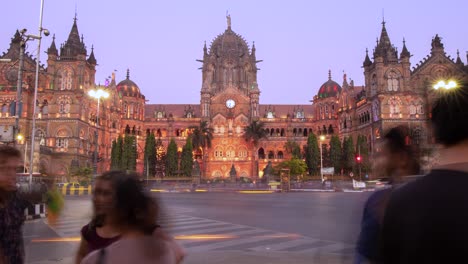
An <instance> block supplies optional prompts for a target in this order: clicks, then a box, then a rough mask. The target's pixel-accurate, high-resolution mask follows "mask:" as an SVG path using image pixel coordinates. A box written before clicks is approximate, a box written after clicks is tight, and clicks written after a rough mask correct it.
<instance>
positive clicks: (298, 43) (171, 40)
mask: <svg viewBox="0 0 468 264" xmlns="http://www.w3.org/2000/svg"><path fill="white" fill-rule="evenodd" d="M39 6H40V0H17V1H2V4H1V9H2V15H1V16H0V25H2V26H1V27H0V52H6V50H7V48H8V47H9V43H10V39H11V37H12V36H13V34H14V32H15V30H16V29H19V28H27V29H28V33H30V34H37V28H38V23H39ZM75 6H76V9H77V13H78V16H77V17H78V30H79V33H80V34H83V35H84V41H85V44H86V45H87V47H88V54H89V53H90V51H91V45H94V48H95V49H94V52H95V55H96V59H97V61H98V64H99V65H98V67H97V73H96V82H97V83H101V84H104V81H105V79H106V78H107V77H108V76H110V75H111V73H112V71H113V70H117V72H116V75H117V82H119V81H121V80H123V79H124V78H125V75H126V69H127V68H130V79H132V80H133V81H134V82H135V83H137V84H138V86H139V87H140V89H141V91H142V93H143V94H144V95H145V96H146V98H147V99H148V100H149V103H162V104H168V103H182V104H184V103H199V102H200V88H201V71H200V70H198V68H199V67H200V66H201V63H199V62H196V61H195V60H196V59H201V58H202V57H203V43H204V41H205V40H206V41H207V44H210V43H211V41H212V40H213V39H214V38H215V37H216V36H217V35H218V34H220V33H222V32H224V30H225V29H226V27H227V26H226V18H225V16H226V11H227V10H229V13H230V14H231V18H232V29H233V30H234V31H235V32H236V33H238V34H241V35H242V36H243V37H244V38H245V39H246V40H247V42H248V44H249V46H251V45H252V41H255V45H256V48H257V59H259V60H263V62H262V63H260V64H259V65H258V67H259V68H260V69H261V70H260V71H259V73H258V83H259V88H260V89H261V92H262V94H261V97H260V102H261V103H262V104H308V101H309V100H310V99H312V97H313V96H314V95H315V94H316V93H317V91H318V88H319V87H320V85H321V84H322V83H324V82H325V81H326V80H327V78H328V70H329V69H330V70H331V71H332V78H333V79H334V80H335V81H337V82H338V83H340V84H341V83H342V79H343V77H342V76H343V71H345V72H346V73H347V75H348V78H352V79H353V80H354V82H355V84H356V85H362V84H363V82H364V80H363V78H364V76H363V73H362V71H363V70H362V68H361V66H362V62H363V60H364V56H365V49H366V48H369V50H370V51H372V49H373V48H374V47H375V44H376V43H375V42H376V37H378V36H380V31H381V27H382V25H381V22H382V13H383V12H382V10H384V13H385V20H386V22H387V24H386V25H387V30H388V33H389V35H390V39H391V41H392V43H393V44H394V45H395V46H396V47H398V50H399V52H400V51H401V47H402V40H403V38H405V39H406V45H407V47H408V49H409V51H410V52H411V53H412V54H413V57H412V58H411V63H412V65H415V64H416V63H418V62H419V61H420V60H421V59H422V58H423V57H425V56H426V55H428V54H429V52H430V44H431V39H432V37H433V36H434V35H435V34H436V33H438V34H439V35H440V36H441V37H442V41H443V43H444V44H445V50H446V52H447V54H449V55H451V56H452V57H454V58H456V52H457V49H460V56H461V58H462V61H463V62H464V63H466V51H467V50H468V29H467V28H466V14H467V12H466V11H467V10H468V1H465V0H445V1H436V0H425V1H423V0H411V1H409V0H393V1H382V0H379V1H377V0H354V1H348V0H341V1H339V0H328V1H312V0H303V1H300V0H289V1H279V0H255V1H252V0H235V1H234V0H231V1H229V0H209V1H208V0H199V1H193V0H175V1H146V0H145V1H143V0H133V1H126V0H125V1H124V0H75V1H69V0H45V6H44V23H43V27H44V28H47V29H49V30H50V31H51V33H52V34H55V35H56V44H57V47H59V46H60V44H61V43H63V42H64V41H65V40H66V39H67V37H68V34H69V32H70V29H71V26H72V24H73V17H74V15H75ZM51 41H52V35H51V36H49V37H47V38H44V39H43V42H42V43H43V46H42V48H41V50H42V51H45V50H46V49H47V48H48V47H49V45H50V43H51ZM36 48H37V44H36V43H34V42H30V43H29V47H28V51H29V52H30V53H33V54H35V52H36ZM41 54H42V55H41V61H42V62H43V63H45V62H46V59H47V55H46V54H44V53H43V52H41Z"/></svg>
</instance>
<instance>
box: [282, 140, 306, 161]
mask: <svg viewBox="0 0 468 264" xmlns="http://www.w3.org/2000/svg"><path fill="white" fill-rule="evenodd" d="M284 149H285V150H286V152H287V153H289V154H291V155H292V157H293V158H298V159H300V158H302V153H301V147H300V146H299V144H298V143H297V142H296V141H291V140H288V141H287V142H286V143H285V144H284Z"/></svg>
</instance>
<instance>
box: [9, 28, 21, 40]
mask: <svg viewBox="0 0 468 264" xmlns="http://www.w3.org/2000/svg"><path fill="white" fill-rule="evenodd" d="M20 42H21V34H20V33H19V31H18V30H16V32H15V35H14V36H13V38H12V39H11V43H20Z"/></svg>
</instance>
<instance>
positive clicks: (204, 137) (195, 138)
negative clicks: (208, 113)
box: [189, 121, 213, 175]
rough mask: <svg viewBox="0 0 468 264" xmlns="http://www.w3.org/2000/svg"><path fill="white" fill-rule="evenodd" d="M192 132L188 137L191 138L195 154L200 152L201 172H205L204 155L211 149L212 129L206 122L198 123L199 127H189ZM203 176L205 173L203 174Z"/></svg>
mask: <svg viewBox="0 0 468 264" xmlns="http://www.w3.org/2000/svg"><path fill="white" fill-rule="evenodd" d="M189 129H191V130H192V133H191V135H190V137H191V138H192V146H193V149H194V150H196V151H197V152H198V151H200V149H201V150H202V162H203V165H204V166H203V171H204V172H206V164H205V155H206V153H207V150H208V149H209V148H211V141H212V139H213V128H211V127H209V126H208V122H207V121H202V122H200V126H191V127H189ZM203 174H204V175H205V173H203Z"/></svg>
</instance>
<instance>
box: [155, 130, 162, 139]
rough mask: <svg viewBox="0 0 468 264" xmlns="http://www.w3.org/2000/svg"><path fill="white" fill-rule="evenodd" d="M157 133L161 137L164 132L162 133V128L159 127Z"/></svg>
mask: <svg viewBox="0 0 468 264" xmlns="http://www.w3.org/2000/svg"><path fill="white" fill-rule="evenodd" d="M156 135H157V136H158V137H161V136H162V134H161V129H159V128H158V130H156Z"/></svg>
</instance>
